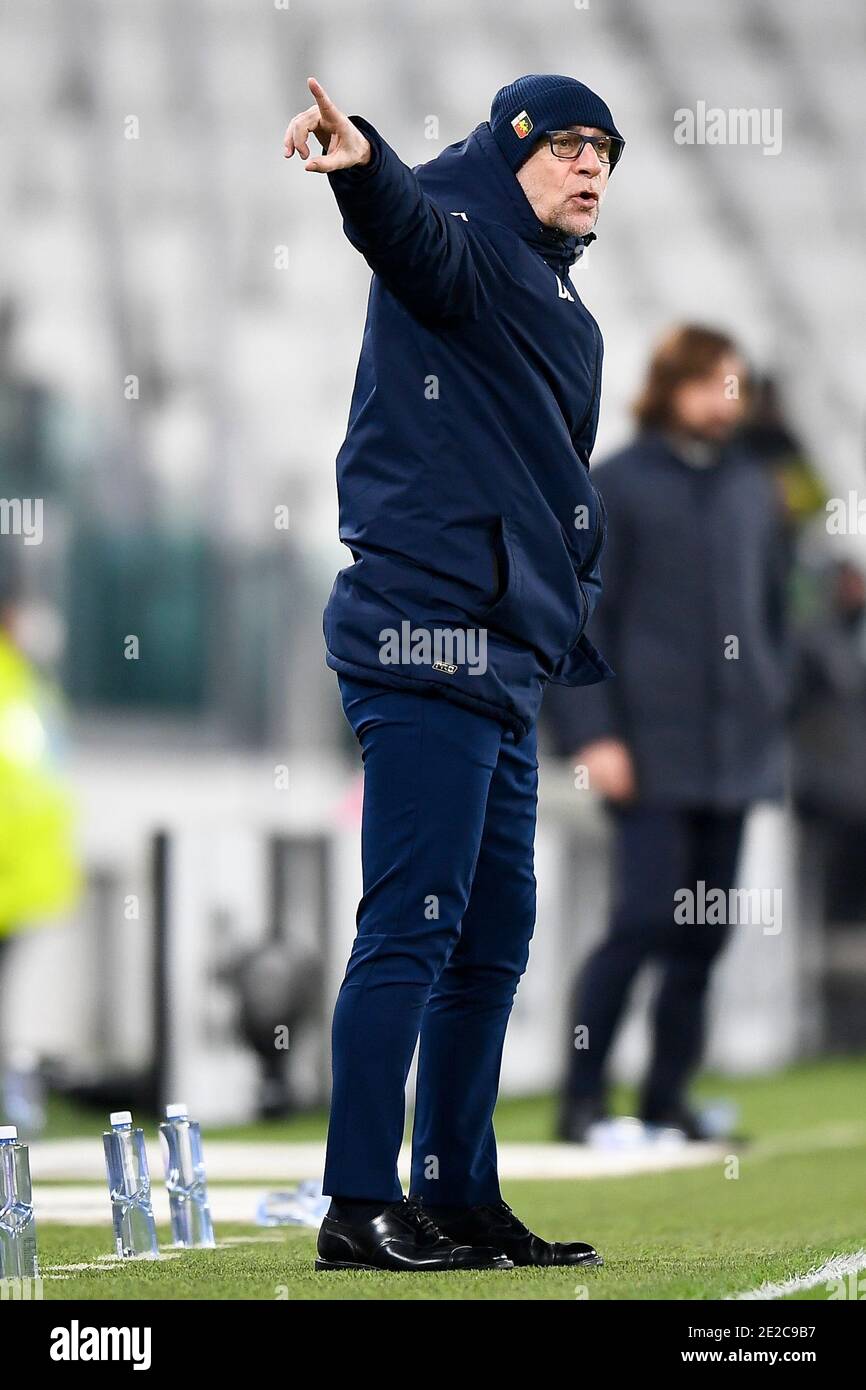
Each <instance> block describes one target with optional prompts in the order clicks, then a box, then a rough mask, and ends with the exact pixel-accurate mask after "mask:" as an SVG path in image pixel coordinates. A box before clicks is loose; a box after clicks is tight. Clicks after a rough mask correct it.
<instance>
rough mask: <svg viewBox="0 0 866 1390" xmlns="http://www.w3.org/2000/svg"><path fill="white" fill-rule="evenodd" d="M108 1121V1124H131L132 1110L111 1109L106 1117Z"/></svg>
mask: <svg viewBox="0 0 866 1390" xmlns="http://www.w3.org/2000/svg"><path fill="white" fill-rule="evenodd" d="M108 1123H109V1124H110V1125H131V1124H132V1111H131V1110H112V1112H111V1114H110V1115H109V1117H108Z"/></svg>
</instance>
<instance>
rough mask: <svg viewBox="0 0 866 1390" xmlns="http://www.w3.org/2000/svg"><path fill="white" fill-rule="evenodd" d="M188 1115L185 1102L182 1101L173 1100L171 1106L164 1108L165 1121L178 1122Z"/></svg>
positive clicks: (187, 1107)
mask: <svg viewBox="0 0 866 1390" xmlns="http://www.w3.org/2000/svg"><path fill="white" fill-rule="evenodd" d="M188 1114H189V1106H188V1105H187V1103H186V1101H183V1100H174V1101H172V1103H171V1105H167V1106H166V1107H165V1118H166V1119H167V1120H179V1119H181V1118H182V1117H183V1118H186V1116H187V1115H188Z"/></svg>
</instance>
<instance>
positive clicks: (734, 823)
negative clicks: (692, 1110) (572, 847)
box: [566, 804, 744, 1120]
mask: <svg viewBox="0 0 866 1390" xmlns="http://www.w3.org/2000/svg"><path fill="white" fill-rule="evenodd" d="M613 816H614V827H615V836H614V844H613V878H614V891H613V911H612V913H611V919H610V926H609V928H608V932H607V935H606V937H605V939H604V940H603V941H602V942H601V944H600V945H599V946H598V947H596V949H595V950H594V951H593V952H592V953H591V954H590V956H589V958H588V960H587V961H586V963H585V965H584V966H583V969H582V971H581V974H580V977H579V979H578V982H577V985H576V989H575V995H574V1008H573V1023H574V1026H575V1028H577V1027H578V1026H579V1025H581V1024H583V1025H585V1026H586V1028H587V1030H588V1032H587V1038H588V1042H589V1046H588V1047H587V1048H585V1049H580V1050H575V1051H573V1052H572V1054H571V1065H570V1068H569V1074H568V1077H567V1081H566V1090H567V1094H568V1095H569V1096H570V1097H571V1098H572V1099H573V1100H594V1101H599V1102H601V1101H602V1100H603V1096H604V1090H605V1066H606V1063H607V1059H608V1055H609V1053H610V1049H611V1045H612V1043H613V1039H614V1035H615V1032H616V1029H617V1025H618V1024H619V1021H620V1018H621V1017H622V1014H623V1011H624V1008H625V1005H626V1003H627V1000H628V996H629V992H630V989H631V985H632V982H633V981H634V978H635V976H636V974H637V972H638V970H639V969H640V968H641V966H643V965H644V964H647V963H649V962H653V963H654V964H656V965H657V966H658V968H659V983H658V990H657V993H656V997H655V1003H654V1006H653V1047H652V1056H651V1058H650V1064H649V1069H648V1072H647V1076H646V1078H645V1080H644V1083H643V1086H642V1089H641V1099H640V1111H641V1115H642V1116H643V1118H644V1119H647V1120H657V1119H663V1118H665V1117H666V1116H668V1115H671V1114H673V1113H675V1112H676V1111H677V1110H678V1109H679V1108H680V1106H681V1105H683V1104H684V1102H685V1091H686V1086H687V1084H688V1082H689V1080H690V1079H691V1076H692V1074H693V1072H694V1071H695V1069H696V1068H697V1066H698V1063H699V1062H700V1058H701V1052H702V1050H703V1038H704V1015H705V1004H706V995H707V986H708V984H709V980H710V975H711V972H712V968H713V964H714V963H715V961H716V958H717V957H718V955H719V953H720V952H721V950H722V948H723V947H724V945H725V943H726V941H727V939H728V936H729V932H730V928H729V926H728V925H726V924H719V925H712V924H710V923H702V924H692V925H688V924H678V923H677V922H676V921H675V919H674V909H675V900H674V895H675V893H676V892H677V889H679V888H690V889H692V891H696V884H697V883H698V881H699V880H701V879H702V880H703V881H704V882H705V884H706V886H707V891H709V890H710V888H720V889H722V891H723V892H725V893H727V892H728V890H729V889H730V888H731V887H732V886H733V883H734V874H735V871H736V867H737V856H738V853H739V848H740V840H741V838H742V830H743V820H744V812H743V811H739V810H737V811H716V810H711V809H701V808H695V809H690V808H666V807H659V806H648V805H640V804H637V805H633V806H627V807H623V808H619V809H615V810H614V811H613Z"/></svg>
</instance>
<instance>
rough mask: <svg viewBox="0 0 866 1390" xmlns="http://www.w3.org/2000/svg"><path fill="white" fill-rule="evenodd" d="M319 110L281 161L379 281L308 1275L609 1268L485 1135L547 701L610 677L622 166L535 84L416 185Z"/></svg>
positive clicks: (342, 483)
mask: <svg viewBox="0 0 866 1390" xmlns="http://www.w3.org/2000/svg"><path fill="white" fill-rule="evenodd" d="M309 86H310V90H311V92H312V94H313V97H314V98H315V103H316V104H315V105H314V106H312V107H310V108H309V109H308V110H307V111H305V112H301V113H300V114H299V115H298V116H296V117H295V118H294V120H293V121H292V123H291V125H290V126H289V130H288V132H287V136H286V154H287V155H288V156H291V155H292V154H293V153H294V151H295V150H298V151H299V152H300V154H301V156H302V157H303V158H304V159H305V160H306V161H307V162H306V166H305V167H306V168H307V169H308V170H310V171H311V172H318V173H326V174H328V175H329V177H330V181H331V187H332V190H333V192H334V194H335V196H336V199H337V203H338V205H339V208H340V211H341V213H342V215H343V226H344V229H345V231H346V234H347V236H348V238H349V240H350V241H351V242H352V244H353V245H354V246H355V247H357V248H358V250H360V251H361V252H362V254H363V255H364V256H365V258H366V260H367V261H368V263H369V265H370V266H371V268H372V269H373V271H374V272H375V274H374V279H373V285H372V289H371V292H370V300H369V306H368V313H367V324H366V329H365V333H364V341H363V347H362V351H361V360H360V363H359V367H358V373H357V377H356V382H355V392H354V396H353V400H352V406H351V413H350V419H349V430H348V434H347V438H346V442H345V444H344V445H343V448H342V450H341V452H340V456H339V459H338V465H337V474H338V486H339V493H340V536H341V539H342V540H343V541H344V542H345V544H346V545H347V546H348V547H349V548H350V550H351V552H352V557H353V560H354V563H353V564H352V565H350V566H349V567H348V568H346V569H344V570H342V571H341V572H340V574H339V575H338V576H337V580H336V582H335V585H334V588H333V591H332V594H331V597H330V600H329V602H328V607H327V609H326V613H325V635H326V642H327V649H328V655H327V660H328V664H329V665H330V666H331V667H332V668H333V669H335V670H336V671H337V672H338V675H339V682H340V689H341V695H342V699H343V708H344V710H345V713H346V716H347V718H348V720H349V722H350V723H351V725H352V727H353V729H354V731H355V733H356V735H357V737H358V739H359V741H360V743H361V745H362V749H363V755H364V775H365V781H364V806H363V825H362V859H363V871H364V896H363V898H362V901H361V904H360V907H359V910H358V933H357V936H356V938H355V943H354V946H353V950H352V954H351V958H350V961H349V965H348V969H347V972H346V976H345V979H344V981H343V985H342V988H341V991H340V996H339V999H338V1002H337V1007H336V1010H335V1014H334V1027H333V1089H332V1100H331V1121H330V1127H329V1133H328V1150H327V1161H326V1170H325V1179H324V1190H325V1192H326V1193H327V1194H328V1195H329V1196H330V1197H331V1207H330V1209H329V1212H328V1214H327V1216H326V1217H325V1220H324V1222H323V1223H322V1227H321V1230H320V1232H319V1242H318V1250H319V1259H318V1261H317V1268H319V1269H334V1268H345V1267H350V1268H369V1267H376V1268H382V1269H413V1270H417V1269H431V1268H466V1267H475V1268H478V1267H486V1268H501V1267H505V1268H510V1267H511V1265H512V1264H521V1265H591V1264H595V1265H597V1264H600V1263H601V1258H600V1256H599V1255H598V1254H597V1252H596V1251H595V1250H594V1249H593V1247H592V1246H591V1245H588V1244H587V1243H585V1242H580V1241H576V1242H572V1243H569V1244H567V1245H566V1244H560V1243H556V1242H551V1241H546V1240H543V1239H541V1238H540V1237H539V1236H536V1235H534V1234H533V1233H532V1232H531V1231H529V1230H527V1228H526V1227H525V1226H524V1225H523V1223H522V1222H520V1221H519V1220H518V1218H517V1217H516V1216H515V1214H514V1213H513V1212H512V1211H511V1209H510V1208H509V1207H508V1206H507V1205H506V1203H505V1202H504V1201H503V1200H502V1196H501V1193H500V1189H499V1178H498V1171H497V1159H496V1140H495V1136H494V1131H493V1111H494V1107H495V1104H496V1098H497V1092H498V1088H499V1069H500V1062H501V1055H502V1047H503V1042H504V1039H505V1030H506V1027H507V1024H508V1019H509V1015H510V1012H511V1007H512V1003H513V999H514V994H515V991H516V989H517V984H518V981H519V979H520V977H521V975H522V973H523V971H524V969H525V967H526V962H527V957H528V952H529V941H530V937H531V936H532V931H533V926H534V921H535V877H534V872H533V846H534V837H535V817H536V795H537V774H538V765H537V758H536V744H535V724H536V718H537V714H538V708H539V706H540V703H541V695H542V691H543V689H544V686H545V684H546V683H547V682H548V681H549V680H559V681H562V682H564V683H566V684H569V685H581V684H586V683H589V682H594V681H599V680H602V679H604V678H606V676H607V675H608V674H609V667H608V666H607V663H606V662H605V661H604V660H603V658H602V657H601V655H600V654H599V653H598V652H597V651H596V650H595V648H594V647H593V646H592V644H591V643H589V642H588V641H587V639H586V638H585V636H584V628H585V626H586V622H587V619H588V616H589V614H590V612H591V609H592V606H593V604H594V602H595V599H596V597H597V594H598V582H599V581H598V556H599V553H600V551H601V548H602V546H603V544H604V516H603V512H602V509H601V507H600V504H599V502H598V498H597V495H596V493H595V490H594V488H593V487H592V484H591V483H590V481H589V472H588V470H589V455H590V451H591V449H592V445H593V442H594V439H595V431H596V423H597V420H598V409H599V391H600V378H601V356H602V343H601V334H600V332H599V329H598V326H597V325H596V323H595V320H594V319H593V318H592V316H591V315H590V314H589V313H588V311H587V310H586V308H585V307H584V306H583V304H582V303H581V301H580V298H579V296H578V294H577V291H576V290H575V288H574V285H573V282H572V281H571V279H570V277H569V275H568V271H569V267H570V266H571V265H572V264H573V263H574V261H575V260H576V259H577V257H578V256H579V255H580V253H581V252H582V250H583V248H584V247H585V246H586V244H587V243H588V242H589V241H591V240H592V239H593V238H594V235H595V233H594V232H593V230H592V229H593V228H594V226H595V224H596V220H597V218H598V213H599V207H600V204H601V200H602V198H603V196H604V194H605V190H606V187H607V182H608V177H609V175H610V173H611V171H612V169H613V167H614V165H615V164H616V162H617V159H618V158H619V155H620V153H621V151H622V146H623V140H622V137H621V136H620V135H619V133H618V131H617V130H616V127H615V125H614V123H613V118H612V116H611V113H610V111H609V110H608V108H607V106H606V105H605V103H604V102H603V101H602V100H601V99H600V98H599V97H597V96H596V95H595V93H593V92H591V91H590V90H589V89H588V88H587V87H585V86H584V85H583V84H582V83H580V82H577V81H575V80H574V79H572V78H568V77H560V76H556V75H541V76H539V75H533V76H528V77H524V78H520V79H519V80H518V81H516V82H514V83H512V84H511V85H510V86H508V87H505V88H503V89H502V90H501V91H499V92H498V93H497V94H496V96H495V98H494V100H493V105H492V107H491V112H490V120H489V122H487V121H485V122H483V123H482V124H481V125H479V126H478V127H476V129H475V130H474V131H473V132H472V134H471V135H469V136H468V137H467V138H466V139H465V140H464V141H461V142H459V143H458V144H455V145H451V146H449V148H448V149H446V150H444V151H443V153H442V154H441V155H439V157H438V158H436V159H434V160H432V161H431V162H430V163H429V164H426V165H424V166H422V167H421V168H420V169H419V170H418V172H417V173H413V172H412V171H411V170H410V169H408V168H407V167H406V165H404V164H403V163H402V161H401V160H400V159H399V158H398V157H397V155H396V154H395V153H394V151H393V150H392V149H391V148H390V147H389V146H388V145H387V144H386V142H385V141H384V140H383V139H382V137H381V136H380V135H379V134H378V132H377V131H376V130H374V128H373V127H372V126H371V125H370V124H369V122H367V121H365V120H364V119H363V118H361V117H353V118H352V119H351V120H350V119H349V118H348V117H347V116H345V115H344V114H343V113H342V112H341V111H339V110H338V109H337V108H336V107H335V106H334V104H333V103H332V102H331V101H330V99H329V98H328V97H327V95H326V93H325V92H324V91H323V90H322V88H321V86H320V84H319V83H318V82H316V81H315V80H314V79H311V80H310V83H309ZM311 133H314V134H315V135H316V137H317V139H318V141H319V143H320V144H321V145H322V148H323V153H322V154H321V155H315V156H312V155H311V153H310V149H309V145H308V137H309V135H310V134H311ZM391 634H393V640H392V638H391ZM446 634H447V639H448V641H447V647H446V646H445V645H443V644H444V643H445V641H446V636H445V635H446ZM455 634H456V637H457V639H458V640H457V641H452V640H451V639H452V638H454V637H455ZM386 638H387V646H385V645H384V644H385V642H386ZM404 638H405V645H404ZM437 644H438V647H439V650H438V652H437ZM407 647H410V648H411V649H410V650H407V649H406V648H407ZM419 1034H420V1049H419V1060H418V1083H417V1091H416V1108H415V1119H414V1130H413V1160H412V1179H411V1190H410V1200H408V1201H407V1200H405V1199H404V1198H403V1195H402V1189H401V1186H400V1182H399V1178H398V1173H397V1156H398V1152H399V1149H400V1143H401V1140H402V1137H403V1124H404V1112H405V1087H406V1080H407V1077H408V1073H409V1066H410V1063H411V1061H412V1055H413V1053H414V1051H415V1045H416V1042H417V1041H418V1039H419Z"/></svg>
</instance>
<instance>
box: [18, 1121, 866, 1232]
mask: <svg viewBox="0 0 866 1390" xmlns="http://www.w3.org/2000/svg"><path fill="white" fill-rule="evenodd" d="M864 1137H866V1129H864ZM498 1147H499V1172H500V1174H501V1176H502V1177H503V1178H505V1179H506V1180H508V1179H514V1178H598V1177H615V1176H617V1174H623V1175H624V1176H629V1175H630V1174H632V1173H658V1172H665V1171H667V1170H668V1169H671V1168H694V1167H699V1166H700V1165H701V1164H704V1163H715V1162H717V1161H719V1160H720V1159H722V1158H724V1156H725V1154H726V1153H728V1152H729V1151H730V1149H729V1146H728V1147H726V1146H725V1145H724V1144H686V1143H684V1144H679V1145H676V1146H673V1145H667V1144H658V1145H654V1146H652V1147H647V1148H642V1149H635V1150H631V1151H630V1150H618V1151H611V1150H603V1149H592V1148H588V1147H587V1146H586V1145H585V1144H553V1143H550V1144H548V1143H541V1144H522V1143H521V1144H515V1143H506V1144H500V1145H499V1146H498ZM148 1158H149V1160H150V1171H151V1174H152V1175H153V1189H152V1193H153V1198H154V1201H157V1200H158V1199H159V1198H158V1194H159V1192H160V1190H161V1183H160V1182H159V1179H158V1177H157V1175H158V1174H161V1173H162V1156H161V1153H160V1151H159V1149H155V1150H154V1151H153V1152H151V1149H150V1146H149V1145H148ZM205 1161H206V1164H207V1175H208V1179H209V1181H210V1182H211V1183H220V1182H226V1181H228V1182H249V1183H252V1182H260V1183H262V1184H266V1185H267V1186H268V1187H271V1188H279V1187H281V1186H285V1185H287V1184H289V1183H292V1182H295V1181H297V1180H299V1179H301V1178H316V1177H320V1176H321V1174H322V1170H323V1168H324V1163H325V1145H324V1143H323V1142H319V1141H311V1142H304V1143H288V1144H280V1143H277V1142H274V1141H273V1140H271V1141H258V1140H256V1141H253V1142H249V1141H243V1140H235V1139H231V1140H223V1139H212V1140H210V1141H209V1142H208V1140H207V1138H205ZM409 1166H410V1154H409V1150H408V1148H406V1147H404V1148H403V1149H402V1150H401V1153H400V1175H401V1177H403V1178H404V1179H405V1178H408V1176H409ZM30 1170H31V1173H32V1176H33V1182H34V1184H36V1183H43V1182H51V1181H59V1182H93V1183H99V1185H100V1186H99V1193H100V1194H101V1196H102V1200H103V1201H104V1203H107V1202H108V1195H107V1191H106V1189H105V1160H104V1158H103V1155H102V1149H101V1147H100V1145H99V1143H98V1142H97V1143H96V1144H94V1143H93V1141H92V1140H90V1139H37V1140H35V1141H34V1142H33V1143H32V1144H31V1146H30ZM49 1192H50V1189H48V1188H42V1189H41V1190H40V1204H41V1202H42V1201H43V1200H44V1199H45V1197H46V1195H47V1194H48V1193H49ZM166 1210H167V1208H166ZM160 1219H161V1218H160V1217H159V1215H158V1216H157V1220H160Z"/></svg>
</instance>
